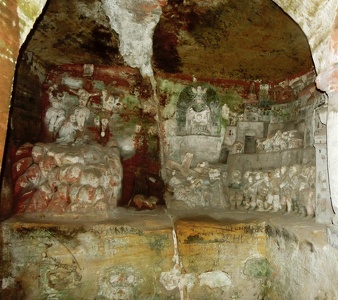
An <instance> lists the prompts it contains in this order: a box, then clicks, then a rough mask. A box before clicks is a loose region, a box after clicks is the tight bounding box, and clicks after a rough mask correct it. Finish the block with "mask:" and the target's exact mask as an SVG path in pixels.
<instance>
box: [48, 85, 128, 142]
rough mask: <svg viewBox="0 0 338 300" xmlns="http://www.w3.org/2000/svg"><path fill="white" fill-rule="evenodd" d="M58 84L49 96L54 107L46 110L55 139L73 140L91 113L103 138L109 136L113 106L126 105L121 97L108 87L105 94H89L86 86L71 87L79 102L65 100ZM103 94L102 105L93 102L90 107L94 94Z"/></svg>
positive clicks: (101, 94) (97, 94) (79, 134)
mask: <svg viewBox="0 0 338 300" xmlns="http://www.w3.org/2000/svg"><path fill="white" fill-rule="evenodd" d="M57 89H58V86H57V85H52V86H51V87H50V88H49V89H48V98H49V103H50V105H51V106H50V107H49V108H48V109H47V111H46V115H45V124H46V126H47V128H48V131H49V132H50V133H52V134H53V136H54V137H55V141H56V142H57V143H60V144H69V143H73V142H74V141H75V140H76V138H77V135H78V136H81V135H82V133H83V131H84V129H85V125H86V122H87V121H88V119H89V117H90V115H91V114H92V115H94V117H93V118H94V124H93V125H95V126H96V127H97V128H98V129H99V130H100V135H101V137H104V136H105V135H106V131H107V130H108V129H109V128H108V124H109V119H110V117H111V114H112V111H113V109H120V108H121V107H122V104H121V102H120V101H119V98H118V97H117V98H114V96H112V95H109V94H108V92H107V91H106V90H103V91H102V92H101V93H89V92H88V91H86V90H85V89H83V88H80V89H78V90H72V89H69V92H70V93H71V94H74V95H76V96H77V98H78V104H77V105H75V104H74V103H71V104H69V103H67V104H66V103H65V101H64V98H65V93H64V92H58V93H56V91H57ZM99 95H100V97H101V104H100V105H96V104H94V105H92V107H91V109H89V108H88V102H89V99H90V98H91V97H94V96H99Z"/></svg>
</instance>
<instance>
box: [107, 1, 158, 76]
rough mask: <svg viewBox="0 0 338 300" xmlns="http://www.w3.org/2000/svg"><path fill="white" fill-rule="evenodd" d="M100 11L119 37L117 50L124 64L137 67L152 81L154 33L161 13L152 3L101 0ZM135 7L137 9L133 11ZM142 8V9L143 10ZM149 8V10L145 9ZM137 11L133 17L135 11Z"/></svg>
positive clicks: (154, 3)
mask: <svg viewBox="0 0 338 300" xmlns="http://www.w3.org/2000/svg"><path fill="white" fill-rule="evenodd" d="M102 4H103V9H104V11H105V12H106V14H107V16H108V17H109V20H110V25H111V27H112V28H113V29H114V30H115V31H116V32H117V33H118V34H119V39H120V44H119V50H120V53H121V55H122V56H123V58H124V60H125V62H126V63H127V64H128V65H129V66H131V67H133V68H139V69H140V71H141V74H142V75H143V76H149V77H150V78H153V70H152V65H151V58H152V55H153V40H152V37H153V33H154V29H155V26H156V25H157V23H158V21H159V19H160V16H161V14H162V10H161V8H160V6H159V4H158V2H157V1H152V0H150V1H149V0H138V1H132V0H103V1H102ZM135 5H137V6H139V7H140V9H138V8H135ZM142 6H143V7H145V8H144V9H143V10H142ZM150 7H152V10H151V11H147V10H146V8H150ZM138 10H139V12H140V15H138V16H136V15H135V12H136V11H138Z"/></svg>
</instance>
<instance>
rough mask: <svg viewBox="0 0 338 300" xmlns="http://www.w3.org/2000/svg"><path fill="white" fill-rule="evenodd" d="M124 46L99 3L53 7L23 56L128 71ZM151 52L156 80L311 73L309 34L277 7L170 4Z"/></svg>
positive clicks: (246, 0) (264, 1) (227, 1)
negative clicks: (164, 75)
mask: <svg viewBox="0 0 338 300" xmlns="http://www.w3.org/2000/svg"><path fill="white" fill-rule="evenodd" d="M133 1H137V0H133ZM118 43H119V37H118V34H117V33H115V32H114V31H113V30H112V29H111V28H110V26H109V22H108V18H107V16H106V15H105V13H104V12H103V10H102V7H101V2H100V1H99V0H50V1H49V2H48V4H47V6H46V8H45V11H44V13H43V15H42V16H41V18H40V20H39V21H38V22H37V24H36V26H35V29H34V30H33V31H32V34H31V36H30V38H29V40H28V41H27V43H26V45H25V48H24V49H25V51H29V52H32V53H33V54H34V55H36V56H37V57H39V58H40V59H41V60H42V61H44V62H45V63H46V64H47V65H49V66H55V65H60V64H65V63H80V64H82V63H92V64H101V65H123V64H124V62H123V58H122V57H121V55H120V54H119V50H118ZM153 49H154V56H153V64H154V69H155V72H156V71H157V72H166V73H183V74H188V75H195V76H196V77H197V78H201V77H207V78H223V79H244V80H253V79H262V80H263V81H268V80H278V79H284V78H286V77H288V76H292V75H295V74H298V73H300V72H304V71H307V70H309V69H311V67H312V66H313V62H312V58H311V53H310V50H309V46H308V42H307V40H306V37H305V35H304V33H303V32H302V31H301V29H300V28H299V26H298V25H297V24H296V23H295V22H293V20H292V19H291V18H290V17H288V16H287V15H286V14H285V13H284V12H283V11H282V10H281V9H280V8H279V7H278V6H277V5H276V4H275V3H274V2H272V1H271V0H255V1H252V0H243V1H238V0H223V1H220V0H213V1H212V0H210V1H198V0H190V1H188V0H185V1H183V0H168V4H167V5H165V6H164V7H163V13H162V16H161V19H160V21H159V23H158V25H157V27H156V29H155V33H154V47H153Z"/></svg>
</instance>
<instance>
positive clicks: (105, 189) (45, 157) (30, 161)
mask: <svg viewBox="0 0 338 300" xmlns="http://www.w3.org/2000/svg"><path fill="white" fill-rule="evenodd" d="M66 147H67V146H63V145H55V144H42V143H41V144H36V145H35V146H33V145H31V146H30V147H29V146H28V147H27V146H26V148H30V150H29V151H27V156H26V157H23V158H20V159H19V160H17V162H16V163H15V164H14V165H13V169H14V170H15V172H14V175H15V179H16V183H15V188H14V197H16V198H17V199H18V202H17V203H18V207H17V211H18V212H21V213H27V212H29V213H37V212H44V213H53V214H56V215H58V214H64V213H67V212H71V213H83V212H86V213H87V214H88V213H89V214H90V213H91V212H93V213H94V214H97V213H98V212H100V211H101V212H103V213H106V211H107V210H108V209H109V208H114V207H116V206H117V200H118V199H119V196H120V193H121V181H122V165H121V163H120V155H119V151H118V150H117V148H115V147H112V148H109V147H103V146H101V145H99V144H87V145H86V147H83V145H77V146H74V147H72V149H69V147H67V148H66Z"/></svg>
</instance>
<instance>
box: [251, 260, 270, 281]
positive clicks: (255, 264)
mask: <svg viewBox="0 0 338 300" xmlns="http://www.w3.org/2000/svg"><path fill="white" fill-rule="evenodd" d="M244 274H245V275H249V276H251V277H255V278H261V277H269V276H270V274H271V267H270V264H269V262H268V261H267V260H266V259H263V258H253V259H249V260H247V262H246V263H245V266H244Z"/></svg>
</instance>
